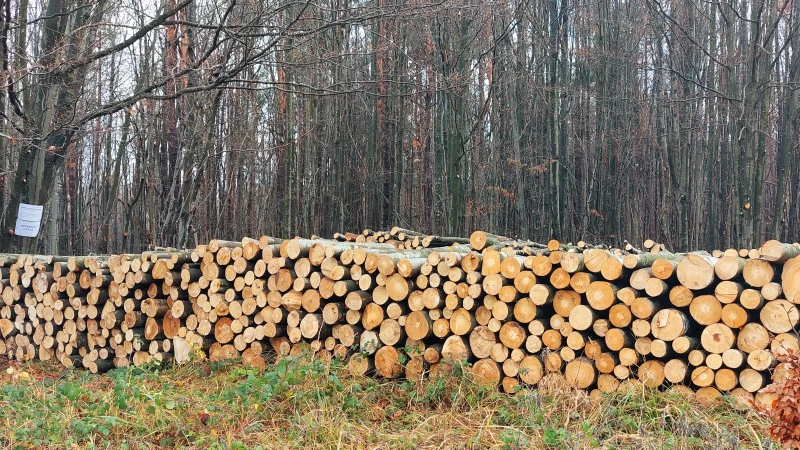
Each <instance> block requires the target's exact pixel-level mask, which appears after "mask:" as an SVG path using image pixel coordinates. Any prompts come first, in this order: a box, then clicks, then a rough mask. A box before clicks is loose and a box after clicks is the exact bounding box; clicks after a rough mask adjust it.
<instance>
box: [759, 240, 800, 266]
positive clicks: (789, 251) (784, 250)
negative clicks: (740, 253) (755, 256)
mask: <svg viewBox="0 0 800 450" xmlns="http://www.w3.org/2000/svg"><path fill="white" fill-rule="evenodd" d="M759 250H760V254H761V257H762V258H764V259H765V260H767V261H770V262H774V263H780V264H783V263H785V262H787V261H789V260H790V259H792V258H796V257H798V256H800V248H798V247H796V246H794V245H792V244H785V243H782V242H780V241H776V240H771V241H767V242H765V243H764V245H762V246H761V248H760V249H759Z"/></svg>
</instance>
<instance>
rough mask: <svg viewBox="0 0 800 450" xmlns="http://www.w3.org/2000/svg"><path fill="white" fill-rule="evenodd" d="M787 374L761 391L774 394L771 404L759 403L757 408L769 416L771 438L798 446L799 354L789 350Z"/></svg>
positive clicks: (799, 402) (799, 433) (792, 446)
mask: <svg viewBox="0 0 800 450" xmlns="http://www.w3.org/2000/svg"><path fill="white" fill-rule="evenodd" d="M785 364H786V366H787V368H788V374H789V375H788V376H787V377H786V380H785V381H782V382H779V383H773V384H770V385H769V386H767V387H766V388H764V390H763V392H765V393H768V394H774V395H776V398H775V400H773V401H772V404H771V405H759V410H760V411H761V412H763V413H765V414H766V415H767V416H769V418H770V420H772V424H771V425H770V427H769V432H770V434H771V435H772V437H773V438H775V439H776V440H777V441H778V442H780V443H781V444H783V446H784V447H788V448H799V447H800V354H799V353H797V352H790V353H789V355H788V356H786V357H785Z"/></svg>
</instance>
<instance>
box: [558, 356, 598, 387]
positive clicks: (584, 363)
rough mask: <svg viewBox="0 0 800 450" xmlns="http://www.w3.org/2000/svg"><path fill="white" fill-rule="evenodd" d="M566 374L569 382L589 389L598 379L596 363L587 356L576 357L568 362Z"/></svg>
mask: <svg viewBox="0 0 800 450" xmlns="http://www.w3.org/2000/svg"><path fill="white" fill-rule="evenodd" d="M564 376H565V377H566V380H567V382H568V383H569V384H571V385H572V386H575V387H576V388H578V389H587V388H588V387H590V386H592V385H593V384H594V383H595V380H596V379H597V372H596V371H595V367H594V364H592V362H591V361H590V360H589V359H587V358H583V357H581V358H576V359H573V360H572V361H570V362H568V363H567V366H566V368H565V369H564Z"/></svg>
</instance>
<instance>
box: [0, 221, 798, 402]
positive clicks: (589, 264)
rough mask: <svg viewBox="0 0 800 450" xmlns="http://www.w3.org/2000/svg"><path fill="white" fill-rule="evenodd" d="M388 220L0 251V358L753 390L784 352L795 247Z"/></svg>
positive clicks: (791, 320) (791, 326)
mask: <svg viewBox="0 0 800 450" xmlns="http://www.w3.org/2000/svg"><path fill="white" fill-rule="evenodd" d="M644 244H645V245H644V246H643V247H642V250H639V249H637V248H635V247H634V246H632V245H627V246H626V248H625V249H610V248H606V247H602V246H591V245H587V244H585V243H583V242H579V243H577V244H576V245H572V244H562V243H560V242H558V241H550V242H548V243H546V244H539V243H535V242H530V241H520V240H512V239H508V238H504V237H501V236H494V235H490V234H486V233H483V232H475V233H473V234H472V236H471V237H470V238H460V237H446V236H428V235H423V234H421V233H417V232H414V231H411V230H403V229H399V228H395V229H393V230H391V231H388V232H373V231H369V230H366V231H364V232H363V233H360V234H341V235H336V236H334V239H332V240H325V239H318V238H313V239H301V238H295V239H287V240H281V239H276V238H270V237H262V238H260V239H257V240H256V239H249V238H245V239H243V240H242V241H218V240H214V241H211V242H209V243H208V245H201V246H198V247H197V248H195V249H193V250H174V249H157V250H156V251H152V252H145V253H142V254H135V255H133V254H126V255H110V256H86V257H54V256H42V255H2V257H0V270H1V271H2V303H0V337H2V339H0V354H4V355H8V356H10V357H12V358H15V359H19V360H30V359H33V358H38V359H42V360H48V359H56V360H58V361H59V362H60V363H62V364H63V365H65V366H67V367H72V366H75V367H84V368H87V369H89V370H91V371H93V372H102V371H106V370H109V369H111V368H113V367H122V366H126V365H129V364H134V365H141V364H146V363H153V362H156V363H162V364H163V363H167V362H171V361H176V362H182V361H186V360H188V359H190V358H192V357H193V356H197V355H200V354H202V355H203V356H205V357H208V358H210V359H212V360H221V359H227V358H239V357H240V358H242V360H243V361H244V362H245V363H247V364H250V365H253V366H257V367H264V365H265V363H266V362H265V354H267V353H269V352H277V353H278V354H281V355H286V354H292V353H295V352H299V351H302V348H303V346H302V345H301V344H310V347H311V349H312V350H313V351H315V352H316V354H317V355H318V356H319V357H321V358H326V359H329V358H332V357H340V358H346V360H347V366H348V368H349V370H351V371H352V372H354V373H358V374H369V373H374V374H377V375H378V376H380V377H385V378H399V377H403V378H409V379H414V380H417V379H421V378H423V377H425V376H429V375H436V374H442V373H444V372H445V371H446V369H447V368H448V367H450V364H449V362H448V363H445V361H450V360H464V361H467V362H469V363H470V364H471V370H473V371H474V372H475V374H476V375H477V376H478V378H479V379H480V380H483V381H485V382H487V383H492V384H497V385H498V386H501V387H502V389H504V390H505V391H507V392H513V391H515V390H516V389H518V386H526V385H527V386H535V385H536V384H537V383H538V382H539V381H540V380H541V379H542V378H543V377H544V376H546V375H548V374H552V373H559V374H563V376H564V377H565V378H566V380H567V381H568V382H570V383H572V384H574V385H575V386H577V387H579V388H582V389H594V390H597V391H599V392H612V391H614V390H615V389H617V387H618V386H619V385H620V383H622V382H624V381H625V380H638V381H639V382H641V383H643V384H644V385H646V386H649V387H658V386H662V385H684V386H687V387H691V388H692V389H694V390H697V391H698V393H700V394H702V395H706V396H716V395H719V394H720V393H721V392H730V393H732V394H734V395H737V396H741V397H745V398H750V399H752V398H753V395H754V394H756V393H758V391H759V389H761V388H762V387H764V386H765V385H766V384H767V383H769V382H770V379H776V378H780V377H781V376H785V370H782V366H781V364H780V358H781V357H782V356H783V355H786V354H787V352H789V351H791V350H797V349H798V348H799V347H800V346H799V345H798V337H797V329H798V322H800V314H799V313H798V309H797V303H800V245H798V244H783V243H780V242H777V241H769V242H767V243H765V244H764V245H763V246H762V247H761V248H760V249H755V250H727V251H724V252H722V251H715V252H711V253H705V252H692V253H688V254H680V253H674V254H673V253H670V252H668V251H666V250H665V249H664V248H663V246H662V245H659V244H656V243H653V242H650V241H648V242H645V243H644Z"/></svg>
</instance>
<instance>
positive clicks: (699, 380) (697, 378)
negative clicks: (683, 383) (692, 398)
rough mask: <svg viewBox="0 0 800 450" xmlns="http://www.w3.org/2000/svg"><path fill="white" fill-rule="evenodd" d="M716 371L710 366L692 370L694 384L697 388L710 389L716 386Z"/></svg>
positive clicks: (691, 377)
mask: <svg viewBox="0 0 800 450" xmlns="http://www.w3.org/2000/svg"><path fill="white" fill-rule="evenodd" d="M714 375H715V373H714V371H713V370H712V369H711V368H710V367H708V366H698V367H695V368H694V369H693V370H692V374H691V376H690V379H691V382H692V384H694V385H695V386H697V387H701V388H702V387H708V386H711V385H712V384H714Z"/></svg>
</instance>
